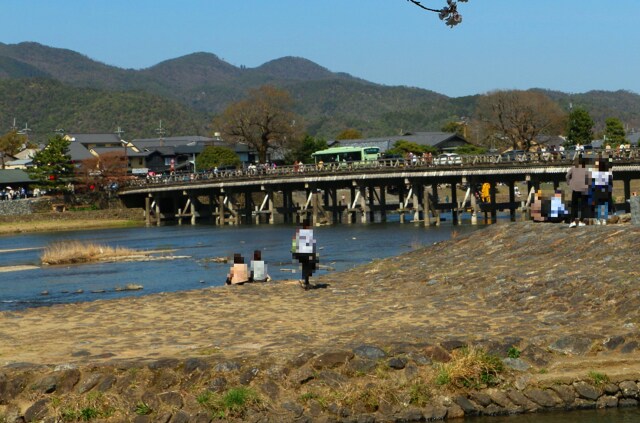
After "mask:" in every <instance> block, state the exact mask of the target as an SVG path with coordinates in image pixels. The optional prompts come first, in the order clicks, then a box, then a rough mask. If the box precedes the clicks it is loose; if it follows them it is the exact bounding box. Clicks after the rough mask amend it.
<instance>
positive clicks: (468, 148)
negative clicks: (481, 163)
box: [456, 144, 487, 154]
mask: <svg viewBox="0 0 640 423" xmlns="http://www.w3.org/2000/svg"><path fill="white" fill-rule="evenodd" d="M486 152H487V149H486V148H485V147H480V146H477V145H472V144H467V145H461V146H460V147H458V148H456V153H458V154H485V153H486Z"/></svg>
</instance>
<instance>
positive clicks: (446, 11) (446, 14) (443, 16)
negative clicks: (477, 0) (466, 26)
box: [407, 0, 468, 28]
mask: <svg viewBox="0 0 640 423" xmlns="http://www.w3.org/2000/svg"><path fill="white" fill-rule="evenodd" d="M407 1H408V2H409V3H413V4H415V5H416V6H418V7H419V8H421V9H423V10H427V11H429V12H436V13H437V14H438V16H439V17H440V20H442V21H445V22H446V24H447V25H449V26H450V27H452V28H453V27H454V26H456V25H458V24H459V23H460V22H462V15H460V14H459V13H458V2H460V3H466V2H467V1H468V0H457V1H456V0H447V6H445V7H443V8H442V9H432V8H430V7H426V6H423V5H422V2H420V1H418V0H407Z"/></svg>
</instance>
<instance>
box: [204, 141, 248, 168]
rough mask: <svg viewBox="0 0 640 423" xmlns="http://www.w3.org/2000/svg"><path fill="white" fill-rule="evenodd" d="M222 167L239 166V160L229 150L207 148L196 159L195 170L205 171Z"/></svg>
mask: <svg viewBox="0 0 640 423" xmlns="http://www.w3.org/2000/svg"><path fill="white" fill-rule="evenodd" d="M223 166H236V167H237V166H240V158H239V157H238V155H237V154H236V153H235V151H233V150H232V149H230V148H227V147H218V146H207V147H205V148H204V150H203V151H202V153H200V154H199V155H198V157H196V169H199V170H205V169H213V168H214V167H223Z"/></svg>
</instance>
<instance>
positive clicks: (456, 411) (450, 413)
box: [447, 404, 464, 420]
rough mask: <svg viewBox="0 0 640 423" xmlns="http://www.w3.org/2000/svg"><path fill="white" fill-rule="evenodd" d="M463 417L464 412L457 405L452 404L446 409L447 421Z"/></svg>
mask: <svg viewBox="0 0 640 423" xmlns="http://www.w3.org/2000/svg"><path fill="white" fill-rule="evenodd" d="M463 417H464V410H463V409H462V408H461V407H460V406H459V405H458V404H452V405H450V406H449V407H447V420H449V419H461V418H463Z"/></svg>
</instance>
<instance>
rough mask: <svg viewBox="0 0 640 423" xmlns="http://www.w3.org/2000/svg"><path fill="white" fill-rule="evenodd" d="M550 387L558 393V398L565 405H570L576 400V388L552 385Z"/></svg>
mask: <svg viewBox="0 0 640 423" xmlns="http://www.w3.org/2000/svg"><path fill="white" fill-rule="evenodd" d="M550 389H551V390H553V392H555V393H556V395H558V398H560V400H561V401H562V402H563V404H564V405H565V407H567V406H570V405H572V404H573V402H574V401H575V400H576V390H575V389H574V387H573V386H569V385H553V386H551V387H550Z"/></svg>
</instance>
